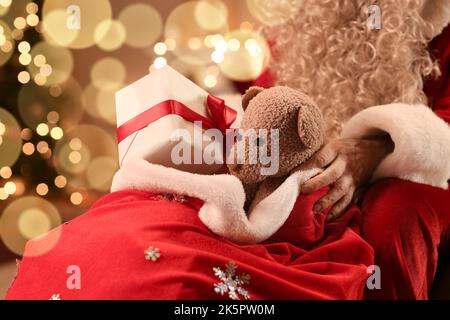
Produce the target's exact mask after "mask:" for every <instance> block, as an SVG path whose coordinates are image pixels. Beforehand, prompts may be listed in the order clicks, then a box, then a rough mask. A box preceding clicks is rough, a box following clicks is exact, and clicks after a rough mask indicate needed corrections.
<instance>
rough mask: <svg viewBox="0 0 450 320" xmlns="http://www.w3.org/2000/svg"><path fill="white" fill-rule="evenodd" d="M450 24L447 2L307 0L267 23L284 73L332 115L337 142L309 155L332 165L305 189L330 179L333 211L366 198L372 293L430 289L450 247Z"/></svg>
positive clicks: (402, 295) (285, 80)
mask: <svg viewBox="0 0 450 320" xmlns="http://www.w3.org/2000/svg"><path fill="white" fill-rule="evenodd" d="M369 7H370V8H371V9H374V10H372V12H370V13H369V17H368V14H367V12H368V8H369ZM375 9H376V10H375ZM376 15H379V16H378V17H377V16H376ZM377 19H379V21H377ZM449 21H450V1H447V0H436V1H434V0H428V1H426V0H405V1H396V0H381V1H357V0H341V1H331V0H330V1H327V0H321V1H309V0H304V1H303V2H302V6H301V8H300V11H299V12H298V14H297V16H296V17H295V18H294V19H291V20H289V21H288V22H287V23H285V24H282V25H277V26H275V27H272V28H267V29H266V33H267V36H268V37H269V38H270V39H273V40H274V43H275V45H274V54H275V57H276V59H275V60H274V65H273V66H272V69H271V70H272V72H274V73H275V74H276V82H277V83H279V84H286V85H290V86H292V87H298V88H302V89H303V90H305V91H306V92H307V93H308V94H309V95H310V96H312V97H313V98H314V99H315V100H316V102H317V103H318V105H319V107H321V108H322V111H323V113H324V114H325V117H326V120H327V121H326V124H327V125H328V138H329V142H328V144H326V145H325V146H324V147H323V149H322V150H321V151H320V152H319V153H317V154H316V155H315V157H314V159H312V160H311V162H310V163H309V164H308V165H313V166H319V167H323V168H325V171H324V172H323V173H322V174H320V175H318V176H316V177H314V178H313V179H311V180H309V181H308V182H306V183H305V184H304V186H303V192H304V193H306V194H308V193H313V192H315V191H316V190H319V189H320V188H322V187H323V186H326V185H330V184H331V185H332V187H331V189H330V191H329V192H328V193H327V194H326V195H325V196H324V197H322V198H321V199H320V200H319V201H317V202H316V204H315V206H314V209H315V210H317V211H321V210H323V209H324V208H330V207H331V212H330V214H329V216H328V219H329V220H333V219H336V218H337V217H339V216H340V215H341V214H342V213H343V212H345V209H346V208H347V207H348V205H349V204H350V203H351V202H352V200H355V198H359V201H358V203H359V205H360V208H361V210H362V213H363V224H362V231H363V237H364V238H365V239H366V240H367V241H368V242H369V243H370V244H371V245H372V247H373V248H374V250H375V263H376V264H377V265H378V266H379V267H380V270H381V272H382V289H381V290H370V291H367V297H369V298H384V299H396V298H397V299H407V298H408V299H426V298H428V294H429V291H430V288H431V285H432V281H433V278H434V275H435V272H436V266H437V261H438V250H439V249H440V248H445V247H448V245H449V243H448V234H449V233H448V232H449V231H450V191H448V180H449V179H450V129H449V126H448V123H449V122H450V80H449V79H450V27H448V26H447V25H448V23H449ZM366 23H367V25H366ZM267 80H268V78H267V77H265V78H261V79H260V80H259V82H263V83H259V84H260V85H261V84H265V85H267V84H268V81H267ZM269 80H270V79H269ZM264 82H265V83H264ZM269 82H270V81H269ZM424 83H425V86H424ZM424 87H425V90H424ZM446 122H447V123H446ZM393 177H395V178H399V179H382V178H393ZM373 181H377V182H376V183H370V182H373ZM356 191H358V192H356ZM355 193H357V195H356V196H357V197H355Z"/></svg>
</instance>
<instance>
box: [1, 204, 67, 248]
mask: <svg viewBox="0 0 450 320" xmlns="http://www.w3.org/2000/svg"><path fill="white" fill-rule="evenodd" d="M60 224H61V217H60V215H59V212H58V210H57V209H56V207H55V206H54V205H53V204H51V203H50V202H49V201H47V200H45V199H42V198H40V197H34V196H27V197H22V198H20V199H17V200H15V201H13V202H12V203H10V204H9V205H8V206H7V207H6V208H5V210H4V211H3V215H2V216H1V218H0V236H1V238H2V240H3V243H4V244H5V245H6V246H7V247H8V249H9V250H11V251H12V252H14V253H16V254H18V255H23V252H24V248H25V243H26V242H27V241H28V240H30V239H35V238H36V237H39V236H41V235H43V234H45V233H46V232H48V231H50V230H51V229H53V228H56V227H58V226H59V225H60ZM52 233H53V234H52V236H51V237H46V238H45V240H44V239H42V241H38V242H37V243H36V244H39V245H37V246H35V247H33V248H32V250H30V251H29V252H28V253H29V255H30V256H35V255H41V254H44V253H46V252H48V251H49V250H50V249H52V248H53V247H54V246H55V245H56V243H57V241H58V240H59V234H60V233H59V232H58V230H55V231H54V232H52ZM29 245H32V244H29ZM30 249H31V248H30Z"/></svg>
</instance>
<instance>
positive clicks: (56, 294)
mask: <svg viewBox="0 0 450 320" xmlns="http://www.w3.org/2000/svg"><path fill="white" fill-rule="evenodd" d="M48 300H61V297H60V296H59V293H55V294H52V297H51V298H50V299H48Z"/></svg>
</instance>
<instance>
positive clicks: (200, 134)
mask: <svg viewBox="0 0 450 320" xmlns="http://www.w3.org/2000/svg"><path fill="white" fill-rule="evenodd" d="M116 109H117V137H118V148H119V163H120V165H122V164H124V163H125V162H127V161H129V160H131V159H135V158H140V159H144V160H147V161H149V162H151V163H156V164H161V165H164V166H167V167H173V168H176V169H179V170H183V171H189V172H194V173H201V174H210V173H214V172H217V171H218V170H220V169H221V168H222V167H223V162H224V160H223V158H224V157H223V152H217V153H212V156H213V158H214V159H213V161H211V153H210V154H209V159H208V160H207V161H205V158H204V157H203V155H204V152H205V150H211V148H214V149H215V150H223V148H222V147H223V145H222V144H223V143H224V140H221V141H217V140H215V139H208V138H205V136H207V134H208V132H210V131H207V130H209V129H218V130H220V132H222V133H223V136H225V134H226V130H227V129H228V128H230V126H231V125H232V123H233V122H234V121H235V119H236V111H235V110H234V109H232V108H230V107H228V106H226V105H225V103H224V101H223V100H221V99H219V98H217V97H214V96H212V95H210V94H209V93H208V92H206V91H205V90H203V89H202V88H200V87H199V86H197V85H196V84H195V83H193V82H192V81H190V80H189V79H187V78H186V77H184V76H183V75H181V74H180V73H178V72H177V71H175V70H174V69H172V68H171V67H169V66H165V67H163V68H161V69H159V70H155V71H153V72H152V73H151V74H149V75H147V76H145V77H143V78H142V79H140V80H138V81H136V82H134V83H133V84H131V85H129V86H127V87H125V88H123V89H121V90H120V91H118V92H117V93H116ZM212 143H215V144H220V146H211V144H212ZM216 147H217V148H216ZM207 148H209V149H207ZM180 158H182V160H181V161H182V162H181V163H180ZM211 162H212V163H211Z"/></svg>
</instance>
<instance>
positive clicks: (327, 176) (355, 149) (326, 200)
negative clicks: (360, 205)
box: [298, 136, 394, 221]
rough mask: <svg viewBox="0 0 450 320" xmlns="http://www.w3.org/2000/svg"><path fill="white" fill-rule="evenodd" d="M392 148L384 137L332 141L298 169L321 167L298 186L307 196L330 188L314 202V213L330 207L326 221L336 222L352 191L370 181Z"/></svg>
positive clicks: (351, 196)
mask: <svg viewBox="0 0 450 320" xmlns="http://www.w3.org/2000/svg"><path fill="white" fill-rule="evenodd" d="M393 149H394V145H393V142H392V140H391V139H390V138H389V137H387V136H384V137H375V138H370V139H337V140H334V141H331V142H330V143H328V144H327V145H325V146H324V147H322V149H320V150H319V151H318V152H317V153H316V154H315V155H314V156H313V157H312V158H311V159H310V160H309V161H308V162H306V163H305V164H303V165H301V166H300V167H299V168H298V169H308V168H312V167H316V168H317V167H319V168H324V171H323V172H322V173H320V174H318V175H317V176H315V177H313V178H311V179H310V180H308V181H306V182H305V183H304V184H303V185H302V186H301V193H303V194H310V193H313V192H315V191H317V190H320V189H322V188H323V187H325V186H328V185H331V186H330V190H329V191H328V193H327V194H326V195H325V196H323V197H322V198H321V199H319V200H318V201H317V202H316V203H315V205H314V212H315V213H319V212H321V211H323V210H324V209H327V208H330V207H331V210H330V212H329V214H328V217H327V220H328V221H330V220H333V219H336V218H337V217H339V216H340V215H341V214H342V213H343V212H344V211H345V210H346V209H347V207H348V206H349V205H350V204H351V202H352V199H353V195H354V193H355V190H356V189H357V188H359V187H360V186H362V185H363V184H364V183H367V182H368V181H369V180H370V178H371V177H372V175H373V172H374V171H375V169H376V168H377V166H378V165H379V164H380V162H381V161H382V160H383V159H384V158H385V157H386V156H387V155H388V154H389V153H391V152H392V151H393Z"/></svg>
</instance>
